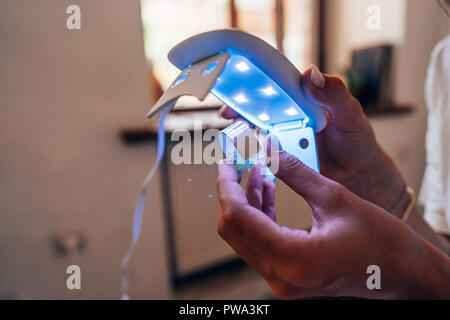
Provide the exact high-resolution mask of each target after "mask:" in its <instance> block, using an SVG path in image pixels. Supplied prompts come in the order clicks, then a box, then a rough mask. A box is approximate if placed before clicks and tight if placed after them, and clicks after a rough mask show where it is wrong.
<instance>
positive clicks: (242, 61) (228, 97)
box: [211, 49, 309, 130]
mask: <svg viewBox="0 0 450 320" xmlns="http://www.w3.org/2000/svg"><path fill="white" fill-rule="evenodd" d="M227 51H228V52H229V54H230V57H229V59H228V61H227V64H226V65H225V67H224V69H223V71H222V73H221V74H220V76H219V77H218V78H217V81H216V82H215V84H214V86H213V87H212V89H211V92H212V93H213V94H214V95H215V96H216V97H217V98H219V99H220V100H222V101H223V102H224V103H225V104H227V105H228V106H230V107H231V108H232V109H234V110H235V111H236V112H237V113H239V114H241V115H242V116H243V117H244V118H245V119H247V120H248V121H250V122H252V123H253V124H254V125H256V126H258V127H260V128H262V129H264V130H270V128H271V127H272V126H273V125H274V124H277V123H281V122H286V121H295V120H301V121H304V123H307V122H308V120H309V119H308V117H307V116H306V115H305V113H304V112H303V111H302V109H300V107H299V106H298V105H297V104H296V103H295V101H294V100H293V99H292V98H291V97H290V96H289V95H288V94H287V93H286V92H285V91H284V90H283V89H281V88H280V87H279V86H278V85H277V83H275V82H274V81H273V80H272V79H270V78H269V77H268V76H267V75H266V74H265V73H264V72H263V71H262V70H261V69H259V68H258V67H257V66H255V65H254V64H253V63H252V62H250V61H249V60H248V59H247V58H246V57H244V56H242V55H240V54H239V53H236V52H234V51H233V50H232V49H228V50H227Z"/></svg>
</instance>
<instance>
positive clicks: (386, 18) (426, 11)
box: [326, 0, 450, 190]
mask: <svg viewBox="0 0 450 320" xmlns="http://www.w3.org/2000/svg"><path fill="white" fill-rule="evenodd" d="M372 4H376V5H378V6H379V7H380V9H381V29H380V30H369V29H368V28H367V27H366V20H367V13H366V9H367V7H368V6H369V5H372ZM326 5H327V7H326V15H327V26H328V28H327V30H326V35H327V41H326V43H327V52H326V60H327V66H328V69H329V70H328V72H330V73H338V72H342V70H343V68H344V67H345V66H348V65H349V62H350V54H351V50H352V49H354V48H360V47H365V46H370V45H373V44H376V43H379V42H388V43H392V44H394V57H393V66H392V71H393V79H392V80H393V83H392V84H393V87H392V90H393V96H394V100H395V101H396V102H398V103H409V104H411V105H412V106H413V107H414V112H413V113H412V114H410V115H403V116H396V117H381V118H372V119H371V121H372V124H373V126H374V128H375V131H376V135H377V138H378V140H379V142H380V144H381V145H382V146H383V147H384V148H385V149H386V150H387V152H388V153H389V154H390V155H391V156H392V157H393V159H394V161H395V162H396V163H397V165H398V167H399V168H400V170H401V172H402V173H403V175H404V177H405V179H406V180H407V182H408V183H409V184H410V185H411V186H412V187H413V188H414V189H416V190H418V189H419V186H420V182H421V179H422V174H423V169H424V165H425V156H424V152H425V149H424V143H425V139H424V134H425V130H426V111H425V102H424V93H423V90H424V89H423V88H424V81H425V76H426V69H427V65H428V61H429V56H430V53H431V50H432V48H433V47H434V45H435V44H436V43H437V42H438V41H439V40H440V39H442V38H443V37H444V36H445V35H446V34H447V33H448V32H449V31H450V30H449V24H448V20H446V18H445V16H444V14H443V12H442V11H441V9H440V8H439V6H438V4H437V3H436V2H435V1H424V0H394V1H392V0H328V1H326Z"/></svg>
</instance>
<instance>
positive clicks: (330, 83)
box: [301, 65, 363, 123]
mask: <svg viewBox="0 0 450 320" xmlns="http://www.w3.org/2000/svg"><path fill="white" fill-rule="evenodd" d="M301 85H302V88H303V90H304V92H305V94H306V96H307V97H308V98H309V99H310V100H311V101H313V102H314V103H316V104H319V105H323V106H324V107H325V108H326V110H327V111H328V112H329V114H330V115H331V117H332V119H333V120H334V121H335V122H338V123H341V122H343V123H346V122H352V121H354V120H356V119H357V118H358V117H361V116H363V112H362V109H361V105H360V103H359V102H358V100H356V99H355V98H354V97H353V96H352V95H351V94H350V92H349V91H348V89H347V87H346V86H345V84H344V82H343V81H342V80H341V79H340V78H338V77H335V76H330V75H327V74H325V73H322V72H320V71H319V69H318V68H317V67H316V66H315V65H312V66H311V67H309V68H308V69H306V70H305V72H304V73H303V74H302V76H301Z"/></svg>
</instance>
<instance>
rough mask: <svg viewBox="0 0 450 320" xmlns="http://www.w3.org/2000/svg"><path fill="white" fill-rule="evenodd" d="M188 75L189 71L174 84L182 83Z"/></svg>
mask: <svg viewBox="0 0 450 320" xmlns="http://www.w3.org/2000/svg"><path fill="white" fill-rule="evenodd" d="M187 77H188V74H187V73H183V74H182V75H181V76H180V77H179V78H178V79H177V80H175V82H174V83H173V86H177V85H179V84H180V83H182V82H183V81H184V80H185V79H186V78H187Z"/></svg>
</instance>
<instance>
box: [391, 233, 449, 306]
mask: <svg viewBox="0 0 450 320" xmlns="http://www.w3.org/2000/svg"><path fill="white" fill-rule="evenodd" d="M408 229H409V228H408ZM409 231H410V232H408V233H410V234H411V235H412V236H411V237H410V241H408V242H405V241H404V240H400V239H401V237H399V236H396V238H397V244H398V245H401V243H403V244H405V243H408V246H407V247H406V248H403V250H402V251H401V252H397V253H396V254H395V253H394V252H392V254H395V255H392V256H391V257H392V258H393V259H394V261H395V263H394V266H395V267H394V270H395V271H396V272H395V273H396V275H397V277H396V278H397V279H398V281H399V285H400V287H399V288H397V293H396V294H395V295H396V298H399V299H404V298H407V299H449V298H450V287H448V285H447V284H448V283H449V281H450V268H449V266H450V259H449V258H448V257H447V256H446V255H445V254H443V253H442V252H441V251H439V250H438V249H436V248H435V247H434V246H432V245H431V244H430V243H428V242H427V241H425V240H424V239H422V238H421V237H419V236H417V235H416V234H415V233H412V232H411V230H409Z"/></svg>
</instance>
